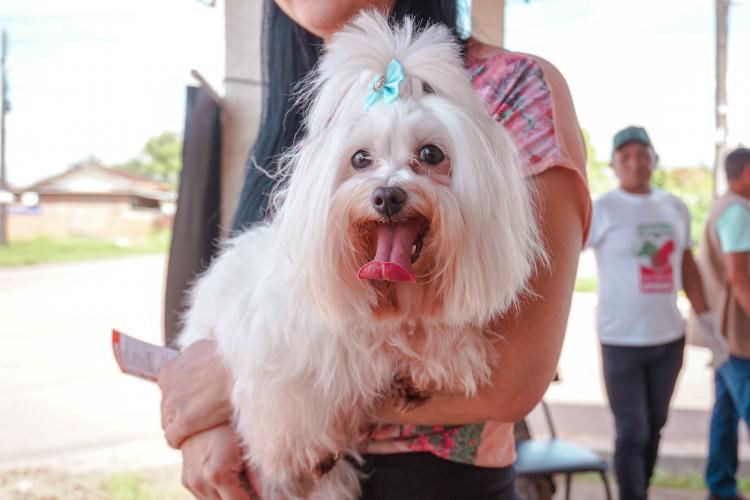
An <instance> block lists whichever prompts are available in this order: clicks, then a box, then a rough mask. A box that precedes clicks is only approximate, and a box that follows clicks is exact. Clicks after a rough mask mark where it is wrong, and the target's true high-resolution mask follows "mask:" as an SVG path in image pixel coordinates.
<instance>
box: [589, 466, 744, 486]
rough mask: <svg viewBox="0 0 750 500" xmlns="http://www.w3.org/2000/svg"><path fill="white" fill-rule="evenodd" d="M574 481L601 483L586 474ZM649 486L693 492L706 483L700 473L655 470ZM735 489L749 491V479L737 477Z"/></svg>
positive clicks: (611, 476) (591, 474) (611, 475)
mask: <svg viewBox="0 0 750 500" xmlns="http://www.w3.org/2000/svg"><path fill="white" fill-rule="evenodd" d="M575 477H576V479H578V478H580V479H582V480H584V481H591V482H598V481H601V479H600V478H599V474H595V473H586V474H577V475H576V476H575ZM610 479H611V480H612V483H613V486H614V483H615V482H616V480H615V477H614V475H613V474H610ZM651 486H654V487H656V488H669V489H675V490H694V491H704V490H705V489H706V482H705V479H704V477H703V473H702V472H697V471H692V470H687V471H680V472H667V471H665V470H662V469H659V468H657V469H656V471H655V472H654V476H653V477H652V478H651ZM737 488H738V489H740V490H741V491H747V490H749V489H750V477H747V476H738V477H737Z"/></svg>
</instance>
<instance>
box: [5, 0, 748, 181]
mask: <svg viewBox="0 0 750 500" xmlns="http://www.w3.org/2000/svg"><path fill="white" fill-rule="evenodd" d="M0 2H1V4H2V6H1V7H0V26H6V27H7V28H8V31H9V34H10V37H11V47H10V54H9V66H10V100H11V104H12V112H11V113H10V114H9V115H8V153H7V154H8V176H9V180H10V181H11V182H12V183H14V184H16V185H25V184H28V183H30V182H32V181H34V180H35V179H38V178H40V177H43V176H47V175H52V174H55V173H58V172H60V171H62V170H64V169H65V168H66V167H67V166H68V165H70V164H72V163H75V162H76V161H77V160H79V159H81V158H83V157H85V156H87V155H90V154H91V155H95V156H97V157H99V158H101V159H102V160H103V161H105V162H108V163H114V162H123V161H125V160H127V159H129V158H131V157H133V156H135V155H136V154H137V153H138V151H139V150H140V149H141V147H142V146H143V144H144V143H145V141H146V140H147V139H148V138H149V137H150V136H153V135H156V134H158V133H160V132H162V131H164V130H172V131H175V132H180V131H181V130H182V124H183V119H184V86H185V84H187V83H189V82H190V81H191V78H190V76H189V71H190V69H191V68H196V69H198V70H200V71H201V72H202V73H204V74H205V75H206V76H207V77H208V78H209V80H210V81H211V82H212V83H214V84H215V85H216V86H217V88H218V89H219V90H221V78H222V75H223V67H224V47H223V43H224V42H223V10H222V5H223V2H222V1H221V0H219V1H218V2H217V3H218V7H217V8H213V9H211V8H208V7H205V6H204V5H202V4H201V3H200V2H198V1H196V0H127V1H124V0H122V1H116V0H65V1H60V0H33V1H30V0H0ZM712 9H713V1H710V0H658V1H653V0H531V1H530V2H529V3H526V2H524V1H523V0H508V6H507V17H506V23H507V36H506V44H507V46H508V48H510V49H511V50H518V51H522V52H529V53H533V54H536V55H538V56H541V57H543V58H545V59H547V60H549V61H550V62H552V63H553V64H555V65H556V66H557V67H558V68H559V69H560V71H561V72H562V74H563V75H564V76H565V78H566V79H567V81H568V84H569V85H570V88H571V92H572V94H573V98H574V101H575V104H576V108H577V111H578V118H579V120H580V122H581V125H582V126H583V127H585V128H586V129H587V130H588V131H589V132H590V133H591V136H592V140H593V143H594V147H595V149H596V151H597V156H598V157H600V158H606V157H607V156H608V155H609V152H610V140H611V137H612V135H613V134H614V132H615V131H616V130H618V129H619V128H621V127H623V126H625V125H628V124H640V125H643V126H645V127H646V128H647V129H648V130H649V132H650V133H651V136H652V139H653V141H654V143H655V145H656V148H657V150H658V151H659V153H660V156H661V159H662V164H663V165H665V166H667V167H670V166H685V165H697V164H700V163H704V164H710V163H711V162H712V161H713V144H714V132H713V92H714V90H713V89H714V87H713V78H714V67H713V61H714V56H713V50H714V49H713V31H714V17H713V10H712ZM731 15H732V19H731V25H730V46H729V57H730V60H729V67H730V70H729V105H730V109H729V130H730V136H729V143H730V145H734V144H737V143H739V142H741V141H744V142H745V144H748V143H750V91H748V89H750V65H749V64H748V61H750V0H735V1H734V2H733V5H732V11H731Z"/></svg>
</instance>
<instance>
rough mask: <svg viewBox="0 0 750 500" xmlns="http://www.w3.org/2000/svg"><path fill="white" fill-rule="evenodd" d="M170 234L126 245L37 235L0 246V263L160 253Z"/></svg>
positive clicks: (42, 261)
mask: <svg viewBox="0 0 750 500" xmlns="http://www.w3.org/2000/svg"><path fill="white" fill-rule="evenodd" d="M170 237H171V233H170V232H169V231H163V232H161V233H158V234H154V235H153V236H151V237H150V238H149V239H148V240H146V241H145V242H143V243H135V244H132V245H128V246H120V245H117V244H116V243H114V242H112V241H105V240H97V239H91V238H70V239H66V240H52V239H46V238H40V239H36V240H30V241H17V242H10V243H9V244H8V246H6V247H0V267H10V266H26V265H31V264H42V263H47V262H68V261H76V260H89V259H100V258H105V257H121V256H125V255H139V254H149V253H163V252H166V251H167V249H168V248H169V239H170Z"/></svg>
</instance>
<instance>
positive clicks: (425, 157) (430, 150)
mask: <svg viewBox="0 0 750 500" xmlns="http://www.w3.org/2000/svg"><path fill="white" fill-rule="evenodd" d="M444 158H445V154H443V150H441V149H440V148H439V147H437V146H435V145H434V144H427V145H426V146H422V149H420V150H419V161H423V162H425V163H428V164H430V165H437V164H438V163H440V162H441V161H443V159H444Z"/></svg>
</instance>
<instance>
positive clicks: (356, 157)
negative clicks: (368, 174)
mask: <svg viewBox="0 0 750 500" xmlns="http://www.w3.org/2000/svg"><path fill="white" fill-rule="evenodd" d="M370 163H372V160H371V159H370V157H369V156H368V153H367V151H365V150H364V149H360V150H359V151H357V152H356V153H354V154H353V155H352V167H354V169H355V170H361V169H363V168H366V167H367V166H368V165H370Z"/></svg>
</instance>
